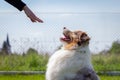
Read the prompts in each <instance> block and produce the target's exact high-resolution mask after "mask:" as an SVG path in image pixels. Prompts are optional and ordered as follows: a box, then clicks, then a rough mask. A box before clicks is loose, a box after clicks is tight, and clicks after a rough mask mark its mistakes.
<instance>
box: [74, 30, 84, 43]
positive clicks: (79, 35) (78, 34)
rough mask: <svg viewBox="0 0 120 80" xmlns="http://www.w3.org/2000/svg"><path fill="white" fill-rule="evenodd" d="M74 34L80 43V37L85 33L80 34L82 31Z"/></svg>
mask: <svg viewBox="0 0 120 80" xmlns="http://www.w3.org/2000/svg"><path fill="white" fill-rule="evenodd" d="M74 33H75V34H76V35H77V36H78V40H79V42H81V36H82V35H83V34H85V32H82V31H74Z"/></svg>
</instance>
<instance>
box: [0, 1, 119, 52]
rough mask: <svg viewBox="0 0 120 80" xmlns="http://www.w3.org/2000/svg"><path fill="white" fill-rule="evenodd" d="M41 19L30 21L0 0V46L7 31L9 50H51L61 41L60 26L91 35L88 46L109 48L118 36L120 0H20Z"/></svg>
mask: <svg viewBox="0 0 120 80" xmlns="http://www.w3.org/2000/svg"><path fill="white" fill-rule="evenodd" d="M22 1H23V2H25V3H26V4H27V5H28V7H29V8H30V9H31V10H32V11H33V12H34V13H35V14H36V15H37V16H38V17H39V18H41V19H42V20H43V21H44V23H32V22H31V21H30V20H29V18H27V17H26V15H25V14H24V11H22V12H20V11H18V10H17V9H16V8H14V7H13V6H11V5H10V4H8V3H7V2H5V1H4V0H0V5H1V6H0V47H1V46H2V43H3V41H4V40H5V39H6V35H7V34H9V38H10V43H11V46H12V51H13V52H18V53H22V52H25V51H27V49H28V48H29V47H33V48H35V49H37V50H38V51H39V52H41V51H43V52H44V51H49V52H51V53H52V52H53V51H54V50H55V49H56V48H57V47H58V46H59V45H61V42H60V41H59V38H60V37H61V36H62V30H63V27H67V28H69V29H71V30H82V31H85V32H87V33H88V35H89V36H90V37H91V41H90V50H91V52H94V53H97V52H100V51H102V50H106V49H109V48H110V47H111V45H112V43H113V42H114V41H116V40H120V0H22Z"/></svg>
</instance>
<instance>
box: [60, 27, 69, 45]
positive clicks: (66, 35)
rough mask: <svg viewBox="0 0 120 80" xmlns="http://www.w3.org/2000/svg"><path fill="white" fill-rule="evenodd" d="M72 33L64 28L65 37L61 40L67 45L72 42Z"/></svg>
mask: <svg viewBox="0 0 120 80" xmlns="http://www.w3.org/2000/svg"><path fill="white" fill-rule="evenodd" d="M70 33H71V31H70V30H68V29H66V27H64V28H63V37H61V38H60V39H61V40H62V41H64V42H67V43H68V42H70V41H71V37H70Z"/></svg>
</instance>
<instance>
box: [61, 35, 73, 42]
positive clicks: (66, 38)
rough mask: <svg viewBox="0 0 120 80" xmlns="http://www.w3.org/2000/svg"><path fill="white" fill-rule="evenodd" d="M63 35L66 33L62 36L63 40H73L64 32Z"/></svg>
mask: <svg viewBox="0 0 120 80" xmlns="http://www.w3.org/2000/svg"><path fill="white" fill-rule="evenodd" d="M63 35H64V36H63V37H61V40H62V41H65V42H70V41H71V39H70V37H69V36H67V35H66V34H63Z"/></svg>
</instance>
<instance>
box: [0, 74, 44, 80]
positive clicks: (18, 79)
mask: <svg viewBox="0 0 120 80" xmlns="http://www.w3.org/2000/svg"><path fill="white" fill-rule="evenodd" d="M0 80H45V76H44V75H0Z"/></svg>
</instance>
